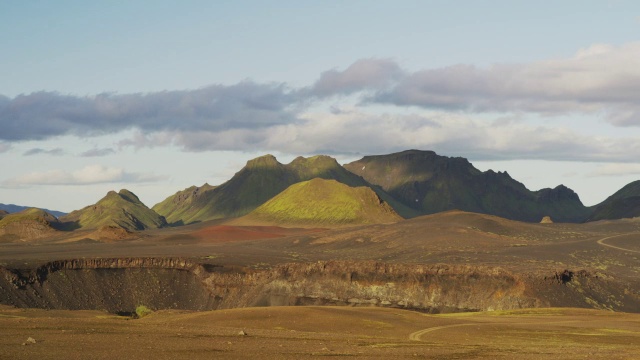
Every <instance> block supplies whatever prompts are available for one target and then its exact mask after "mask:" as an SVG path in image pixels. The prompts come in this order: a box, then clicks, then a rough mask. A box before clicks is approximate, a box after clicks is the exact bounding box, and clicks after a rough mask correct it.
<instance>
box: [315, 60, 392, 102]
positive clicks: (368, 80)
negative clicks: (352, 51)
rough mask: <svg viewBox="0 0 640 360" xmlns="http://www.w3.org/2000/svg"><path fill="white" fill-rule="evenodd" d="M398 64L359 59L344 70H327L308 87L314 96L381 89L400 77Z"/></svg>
mask: <svg viewBox="0 0 640 360" xmlns="http://www.w3.org/2000/svg"><path fill="white" fill-rule="evenodd" d="M402 75H403V72H402V70H401V69H400V66H399V65H398V64H396V63H395V62H394V61H392V60H389V59H361V60H358V61H356V62H355V63H353V64H352V65H351V66H349V67H348V68H347V69H345V70H344V71H338V70H335V69H333V70H329V71H325V72H323V73H322V74H321V75H320V79H318V81H316V83H315V84H314V85H313V86H312V87H311V88H310V89H309V93H310V94H312V95H314V96H320V97H325V96H332V95H345V94H346V95H348V94H351V93H354V92H358V91H362V90H366V89H382V88H384V87H388V86H390V85H391V84H393V82H394V81H395V80H398V79H399V78H400V77H402Z"/></svg>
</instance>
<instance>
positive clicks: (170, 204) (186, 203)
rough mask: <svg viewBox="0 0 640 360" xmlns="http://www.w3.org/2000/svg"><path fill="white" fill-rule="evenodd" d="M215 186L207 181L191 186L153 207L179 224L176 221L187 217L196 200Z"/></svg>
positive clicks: (174, 223)
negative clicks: (200, 184)
mask: <svg viewBox="0 0 640 360" xmlns="http://www.w3.org/2000/svg"><path fill="white" fill-rule="evenodd" d="M215 188H216V187H215V186H212V185H209V184H206V183H205V184H204V185H202V186H191V187H189V188H186V189H184V190H182V191H178V192H176V193H175V194H174V195H172V196H169V197H168V198H166V199H165V200H163V201H162V202H160V203H158V204H156V205H154V206H153V207H152V208H151V209H152V210H153V211H155V212H157V213H158V214H161V215H163V216H164V217H165V218H166V219H167V221H168V222H169V223H170V224H173V225H179V223H176V222H178V221H180V219H182V218H184V217H186V213H187V212H188V211H189V209H190V208H191V207H192V206H193V204H194V203H195V202H196V200H197V199H198V198H199V197H200V196H202V195H203V194H205V193H206V192H207V191H209V190H213V189H215Z"/></svg>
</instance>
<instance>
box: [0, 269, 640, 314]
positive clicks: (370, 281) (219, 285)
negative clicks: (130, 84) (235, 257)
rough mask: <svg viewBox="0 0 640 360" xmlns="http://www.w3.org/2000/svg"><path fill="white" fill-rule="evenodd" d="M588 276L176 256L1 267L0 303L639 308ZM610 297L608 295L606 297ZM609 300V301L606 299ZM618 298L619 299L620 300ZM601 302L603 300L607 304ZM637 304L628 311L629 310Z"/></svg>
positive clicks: (618, 289) (615, 287)
mask: <svg viewBox="0 0 640 360" xmlns="http://www.w3.org/2000/svg"><path fill="white" fill-rule="evenodd" d="M625 291H626V290H625V287H624V286H622V285H620V284H617V283H615V282H613V283H612V282H610V281H608V280H607V279H602V278H599V277H598V276H597V275H592V274H590V273H589V272H587V271H584V270H581V271H571V270H564V271H556V272H554V273H550V274H548V275H547V276H543V275H535V274H524V275H523V274H513V273H511V272H509V271H507V270H505V269H502V268H499V267H487V266H465V265H455V266H452V265H445V264H431V265H407V264H385V263H378V262H374V261H322V262H314V263H295V264H283V265H279V266H275V267H273V268H271V269H268V270H255V269H250V268H241V267H223V266H217V265H210V264H200V263H198V262H195V261H192V260H189V259H180V258H118V259H75V260H63V261H54V262H50V263H47V264H45V265H43V266H40V267H38V268H35V269H21V270H18V269H7V268H0V303H3V304H8V305H14V306H19V307H39V308H53V309H100V310H106V311H110V312H131V311H133V310H134V309H135V307H136V306H138V305H145V306H147V307H149V308H152V309H171V308H173V309H189V310H212V309H223V308H237V307H249V306H282V305H347V306H384V307H397V308H407V309H414V310H420V311H428V312H454V311H487V310H507V309H519V308H531V307H547V306H574V307H596V308H608V309H613V310H624V311H640V309H636V308H633V307H629V306H627V305H626V304H629V303H631V304H633V303H634V301H635V303H636V304H638V300H640V294H635V293H628V291H627V293H625ZM613 293H615V294H613ZM610 295H614V296H613V298H614V299H616V302H610V301H609V300H608V299H611V296H610ZM625 296H626V298H625ZM608 301H609V302H608ZM636 307H637V306H636Z"/></svg>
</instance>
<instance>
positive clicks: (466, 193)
mask: <svg viewBox="0 0 640 360" xmlns="http://www.w3.org/2000/svg"><path fill="white" fill-rule="evenodd" d="M344 167H345V168H346V169H347V170H349V171H351V172H353V173H354V174H356V175H359V176H362V177H363V178H364V179H365V180H366V181H368V182H369V183H371V184H374V185H378V186H380V187H382V189H384V190H385V191H386V192H387V193H389V194H390V195H391V196H393V197H394V198H395V199H397V200H398V201H399V202H401V203H403V204H404V205H406V206H408V207H411V208H413V209H414V210H416V211H419V212H420V213H422V214H433V213H437V212H441V211H445V210H453V209H458V210H463V211H470V212H476V213H484V214H491V215H497V216H500V217H504V218H507V219H512V220H521V221H529V222H539V221H540V219H542V218H543V217H544V216H551V218H553V219H554V220H555V221H559V222H579V221H582V220H584V219H585V218H586V217H587V215H588V213H589V210H588V209H587V208H586V207H585V206H584V205H583V204H582V202H581V201H580V199H579V197H578V195H577V194H576V193H575V192H573V191H572V190H571V189H569V188H567V187H565V186H562V185H560V186H558V187H556V188H554V189H542V190H539V191H530V190H528V189H527V188H526V187H525V186H524V185H523V184H522V183H520V182H518V181H516V180H514V179H513V178H511V176H509V174H508V173H506V172H494V171H492V170H488V171H486V172H482V171H480V170H478V169H476V168H475V167H474V166H473V165H472V164H471V163H470V162H469V161H468V160H467V159H465V158H461V157H455V158H453V157H446V156H440V155H437V154H436V153H435V152H433V151H419V150H408V151H403V152H399V153H394V154H389V155H378V156H365V157H363V158H362V159H360V160H357V161H354V162H352V163H349V164H346V165H345V166H344Z"/></svg>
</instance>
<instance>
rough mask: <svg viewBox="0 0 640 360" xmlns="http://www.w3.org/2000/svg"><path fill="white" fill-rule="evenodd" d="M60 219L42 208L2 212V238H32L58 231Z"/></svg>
mask: <svg viewBox="0 0 640 360" xmlns="http://www.w3.org/2000/svg"><path fill="white" fill-rule="evenodd" d="M59 226H60V222H59V221H58V219H57V218H56V217H55V216H53V215H51V214H49V213H48V212H46V211H44V210H42V209H36V208H30V209H26V210H22V211H20V212H17V213H12V214H4V215H3V214H0V240H4V241H12V240H30V239H35V238H39V237H42V236H46V235H50V234H52V233H54V232H56V230H57V228H58V227H59Z"/></svg>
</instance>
